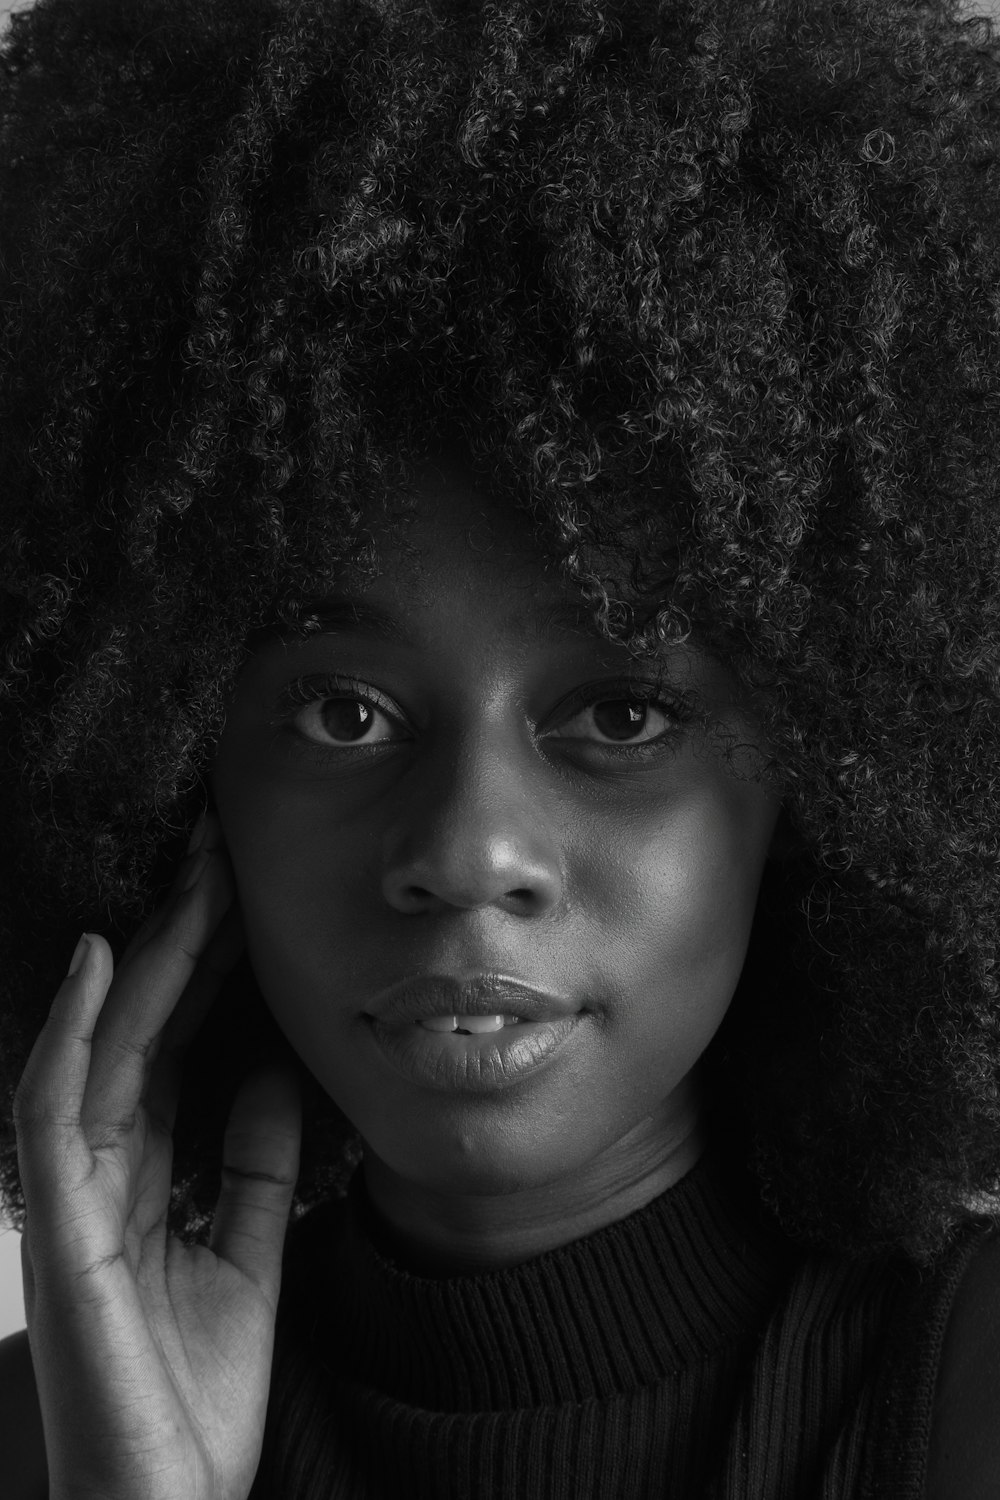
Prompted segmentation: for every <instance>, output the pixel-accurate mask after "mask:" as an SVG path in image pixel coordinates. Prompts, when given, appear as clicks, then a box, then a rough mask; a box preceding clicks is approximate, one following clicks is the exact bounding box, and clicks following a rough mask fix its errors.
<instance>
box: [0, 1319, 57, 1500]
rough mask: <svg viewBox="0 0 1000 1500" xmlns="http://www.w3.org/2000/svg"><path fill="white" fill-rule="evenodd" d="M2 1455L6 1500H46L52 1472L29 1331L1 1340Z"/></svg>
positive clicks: (0, 1419) (0, 1436) (0, 1442)
mask: <svg viewBox="0 0 1000 1500" xmlns="http://www.w3.org/2000/svg"><path fill="white" fill-rule="evenodd" d="M0 1453H2V1454H3V1493H4V1497H5V1500H46V1497H47V1495H48V1493H49V1471H48V1464H47V1462H46V1458H45V1438H44V1434H43V1431H42V1415H41V1411H40V1409H39V1405H38V1393H37V1389H36V1386H35V1370H34V1366H33V1364H32V1362H31V1349H30V1347H29V1345H28V1334H27V1330H26V1329H23V1328H22V1329H21V1331H20V1332H19V1333H12V1334H10V1335H9V1336H8V1337H7V1338H5V1339H0Z"/></svg>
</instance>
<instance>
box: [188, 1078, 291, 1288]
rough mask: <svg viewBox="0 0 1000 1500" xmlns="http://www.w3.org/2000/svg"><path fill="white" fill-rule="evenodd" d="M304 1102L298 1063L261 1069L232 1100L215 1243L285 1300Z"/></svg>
mask: <svg viewBox="0 0 1000 1500" xmlns="http://www.w3.org/2000/svg"><path fill="white" fill-rule="evenodd" d="M301 1136H302V1103H301V1096H300V1093H299V1083H298V1079H297V1078H296V1076H295V1074H294V1072H293V1071H292V1069H291V1068H287V1067H284V1068H281V1069H276V1068H274V1067H271V1066H267V1067H265V1068H259V1069H256V1070H255V1071H254V1072H252V1073H250V1074H249V1075H248V1077H247V1078H245V1079H244V1081H243V1083H242V1084H241V1085H240V1088H239V1090H238V1091H237V1094H236V1098H235V1099H234V1101H233V1107H232V1109H231V1110H230V1113H229V1121H228V1124H227V1125H226V1134H225V1139H224V1143H223V1148H222V1188H221V1191H220V1193H219V1201H218V1204H217V1206H216V1210H215V1218H214V1221H213V1225H212V1234H211V1238H210V1241H209V1246H210V1248H211V1249H212V1250H213V1251H214V1252H215V1254H216V1255H218V1256H219V1257H220V1258H221V1259H223V1260H228V1261H230V1262H231V1263H232V1264H233V1265H234V1266H235V1267H236V1268H237V1270H239V1271H242V1272H243V1274H244V1275H245V1276H248V1277H249V1278H250V1280H251V1281H253V1282H254V1283H255V1285H256V1286H257V1287H258V1288H259V1289H260V1291H261V1292H262V1293H263V1294H264V1296H265V1297H266V1298H267V1300H268V1301H269V1302H270V1303H271V1305H272V1306H274V1307H276V1306H277V1302H278V1288H279V1285H280V1281H281V1252H282V1247H283V1245H284V1241H285V1230H286V1228H287V1227H288V1215H289V1210H290V1209H291V1206H292V1194H293V1193H294V1191H295V1183H296V1181H297V1179H298V1173H299V1145H300V1141H301Z"/></svg>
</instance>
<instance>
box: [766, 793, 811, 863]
mask: <svg viewBox="0 0 1000 1500" xmlns="http://www.w3.org/2000/svg"><path fill="white" fill-rule="evenodd" d="M805 850H806V846H805V841H804V840H803V838H802V836H801V834H799V832H798V831H797V829H796V828H794V827H793V825H792V820H791V818H790V817H789V816H788V809H787V808H785V807H782V809H781V812H780V813H779V814H778V821H777V823H775V825H774V832H773V834H772V835H771V844H770V847H769V849H768V851H767V857H768V859H769V860H774V862H775V863H776V864H784V863H785V862H786V861H787V860H791V859H797V858H798V856H799V855H800V854H804V853H805Z"/></svg>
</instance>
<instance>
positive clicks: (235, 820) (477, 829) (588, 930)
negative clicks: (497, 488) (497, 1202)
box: [214, 470, 778, 1227]
mask: <svg viewBox="0 0 1000 1500" xmlns="http://www.w3.org/2000/svg"><path fill="white" fill-rule="evenodd" d="M325 614H326V625H325V628H324V629H323V630H322V632H320V633H317V634H314V635H311V636H309V637H303V638H301V639H293V640H285V641H276V642H275V643H273V644H270V645H268V646H266V647H264V648H263V649H261V650H259V651H258V652H257V653H256V654H255V655H254V656H253V658H252V660H251V661H250V662H249V664H248V665H247V667H246V669H245V671H244V673H243V676H242V678H241V681H240V683H239V686H238V690H237V692H236V695H235V700H234V702H233V703H232V705H231V708H230V712H229V715H228V720H227V724H226V728H225V732H224V735H223V738H222V742H221V745H220V750H219V755H218V760H217V764H216V769H215V773H214V790H215V796H216V801H217V805H218V809H219V813H220V816H221V819H222V825H223V829H224V833H225V836H226V840H227V842H228V846H229V850H230V853H231V856H232V861H233V866H234V869H235V873H236V880H237V886H238V891H239V899H240V902H241V906H242V910H243V915H244V920H245V925H246V933H247V943H248V948H249V954H250V959H251V962H252V965H253V968H254V972H255V974H256V976H257V979H258V981H259V984H260V987H261V989H262V992H263V994H264V997H265V999H266V1001H267V1003H268V1005H269V1006H270V1008H271V1010H272V1011H273V1013H274V1015H275V1017H276V1018H277V1021H278V1024H279V1025H280V1026H281V1028H282V1030H283V1031H284V1032H285V1034H286V1035H287V1036H288V1038H289V1040H290V1041H291V1043H292V1045H293V1046H294V1047H295V1049H296V1051H297V1052H298V1054H299V1055H300V1056H301V1057H302V1059H303V1060H304V1062H305V1063H306V1064H307V1066H308V1067H309V1068H310V1069H311V1071H312V1072H313V1074H314V1075H315V1077H316V1078H317V1079H318V1080H319V1082H320V1084H321V1085H322V1086H323V1088H324V1089H325V1090H326V1091H327V1093H328V1094H329V1095H330V1096H331V1097H332V1098H333V1099H334V1100H335V1101H336V1103H337V1104H338V1105H339V1106H340V1108H341V1109H342V1110H343V1111H344V1113H345V1114H346V1115H347V1116H348V1118H349V1119H350V1120H351V1121H352V1123H353V1124H354V1126H355V1127H356V1129H357V1130H358V1131H359V1133H360V1135H361V1137H362V1138H363V1141H364V1145H365V1164H366V1166H365V1170H366V1177H367V1179H368V1181H369V1184H370V1185H372V1184H374V1185H375V1188H374V1192H375V1195H376V1196H381V1198H382V1199H383V1200H384V1203H383V1206H384V1207H385V1208H386V1211H387V1213H388V1214H389V1216H390V1217H391V1216H392V1208H391V1202H390V1200H391V1198H392V1196H393V1193H396V1194H397V1196H401V1197H402V1196H406V1195H409V1196H410V1198H413V1197H414V1195H416V1196H418V1197H419V1195H420V1194H424V1195H426V1196H428V1199H433V1200H434V1201H436V1202H438V1203H439V1204H440V1203H445V1202H449V1203H450V1204H451V1208H452V1210H454V1207H455V1203H456V1202H458V1201H460V1200H462V1199H463V1198H465V1199H477V1200H479V1201H480V1207H481V1206H482V1202H483V1201H485V1200H486V1199H490V1198H493V1197H498V1198H502V1199H505V1200H506V1202H507V1206H508V1210H509V1211H513V1205H515V1204H516V1202H517V1201H518V1195H521V1197H523V1200H524V1202H525V1203H527V1202H528V1201H529V1199H530V1200H532V1201H534V1202H535V1203H536V1204H538V1203H543V1202H544V1203H545V1204H546V1205H548V1206H549V1207H552V1208H554V1211H558V1207H559V1205H560V1203H562V1204H563V1208H564V1211H566V1204H567V1203H572V1204H575V1205H576V1207H577V1208H578V1209H579V1208H580V1206H581V1205H593V1204H594V1203H595V1202H599V1201H606V1200H607V1199H608V1197H609V1195H610V1196H613V1195H614V1193H615V1192H619V1191H621V1190H622V1187H623V1185H624V1184H631V1186H632V1188H633V1189H634V1187H635V1184H636V1183H639V1182H648V1183H649V1184H650V1186H649V1190H648V1191H647V1192H646V1193H645V1196H646V1197H648V1196H652V1192H653V1191H654V1190H655V1187H662V1186H663V1185H668V1180H665V1179H664V1175H663V1174H664V1164H665V1163H669V1162H670V1161H672V1160H673V1161H677V1160H679V1159H680V1155H681V1154H682V1153H683V1150H684V1148H685V1143H687V1144H688V1145H690V1142H691V1141H692V1139H693V1138H694V1135H695V1132H696V1129H697V1121H698V1113H699V1100H698V1091H697V1087H696V1077H697V1073H696V1064H697V1062H698V1059H699V1058H700V1057H701V1055H702V1053H703V1051H704V1050H705V1047H706V1046H707V1044H708V1042H709V1041H710V1040H711V1038H712V1036H713V1034H714V1032H715V1031H716V1028H717V1027H718V1025H719V1023H720V1022H721V1020H722V1018H723V1015H724V1014H725V1011H726V1008H727V1006H728V1005H729V1002H730V999H731V997H732V994H733V991H734V989H735V986H736V983H737V980H738V978H739V974H740V969H741V966H742V963H743V958H744V954H745V950H746V945H747V940H748V936H749V932H750V926H751V921H752V918H753V913H754V906H755V902H756V898H757V891H758V885H759V882H760V877H761V873H762V869H763V865H764V862H765V859H766V856H767V853H768V848H769V845H770V842H771V837H772V833H773V830H774V825H775V821H776V818H777V815H778V805H777V802H776V800H775V799H774V798H773V796H772V795H770V794H769V793H767V792H766V791H765V790H764V789H763V787H762V786H761V785H760V784H759V783H758V782H756V781H754V780H752V779H748V778H745V779H738V778H737V777H736V776H735V775H734V774H733V772H732V770H731V769H727V767H726V765H725V764H724V762H723V759H722V755H721V750H720V748H719V745H718V743H717V741H716V736H715V735H713V734H710V733H707V732H706V730H705V728H704V726H703V724H702V723H701V719H702V716H703V715H707V717H708V718H709V719H710V720H712V721H714V723H715V724H716V726H717V727H719V728H721V729H722V730H723V731H727V730H728V731H731V732H732V733H733V734H734V735H735V736H736V737H737V739H738V740H740V741H742V742H743V743H744V744H747V745H752V744H753V728H752V726H751V725H750V724H749V723H747V722H746V721H745V720H743V719H741V718H740V716H739V714H738V712H737V710H736V707H735V704H734V700H733V693H732V687H731V683H730V681H729V678H728V674H727V673H726V672H725V670H724V669H722V668H721V667H720V666H719V665H717V664H715V663H713V662H711V661H710V660H708V659H707V658H706V657H704V656H702V655H701V654H700V653H699V652H698V651H697V650H696V649H694V648H693V647H691V646H679V647H670V648H664V649H663V650H662V652H661V653H660V656H659V657H658V659H657V660H655V661H654V660H636V659H634V658H633V657H632V656H631V655H630V654H629V652H628V651H627V650H626V649H625V648H624V647H619V646H615V645H609V644H608V643H607V642H606V641H604V640H602V639H601V637H600V636H599V635H598V634H597V633H596V631H595V630H594V628H593V626H592V625H591V624H590V623H589V622H588V619H587V617H586V614H585V613H584V612H583V611H582V610H581V608H580V606H579V600H578V598H577V596H576V595H575V594H574V593H572V592H571V591H570V590H568V589H567V587H566V585H565V584H564V583H563V582H561V581H560V580H559V579H558V578H557V576H556V575H555V574H554V572H553V571H552V570H551V569H549V568H547V567H546V566H545V565H544V564H543V562H542V560H541V558H540V556H539V554H538V551H537V549H536V547H535V545H534V543H533V541H532V538H531V535H530V531H529V530H528V527H527V524H526V523H525V522H524V521H523V520H521V519H520V518H519V517H518V516H517V515H515V514H514V513H512V512H511V511H510V509H509V508H506V507H504V506H502V505H498V504H496V503H495V502H493V501H491V500H489V499H488V498H486V497H485V496H483V495H482V494H479V493H477V492H475V491H474V490H473V489H472V488H471V485H470V482H469V481H467V480H466V479H464V478H463V476H462V474H461V473H460V472H459V471H456V470H448V471H445V472H437V471H436V472H435V473H433V474H432V475H430V476H429V477H427V478H425V480H424V482H423V484H422V486H421V489H420V503H419V509H418V512H417V514H416V515H415V517H414V519H413V520H412V522H410V523H408V526H407V530H406V533H405V536H404V538H403V541H402V543H401V544H400V545H398V546H392V547H390V546H386V547H385V549H384V552H383V556H382V559H381V572H380V575H379V577H378V578H377V580H376V581H375V582H374V583H372V584H371V585H370V586H367V587H365V588H364V589H363V591H357V590H355V591H354V592H352V593H344V592H342V591H340V590H335V589H333V588H332V589H331V598H330V601H329V603H328V605H327V607H326V612H325ZM692 701H693V707H694V712H693V715H692V714H691V713H690V711H689V710H686V709H685V707H684V705H685V703H688V704H690V703H691V702H692ZM746 760H747V757H744V763H746ZM469 1015H472V1016H473V1017H474V1019H473V1020H472V1022H471V1024H470V1025H466V1018H467V1017H468V1016H469ZM503 1015H506V1016H508V1017H510V1016H518V1017H519V1018H520V1019H518V1020H517V1021H508V1022H507V1023H506V1024H504V1026H503V1028H502V1029H499V1030H498V1029H494V1028H495V1027H496V1026H497V1024H498V1023H497V1020H496V1017H497V1016H503ZM453 1016H455V1017H457V1021H458V1026H459V1028H460V1029H459V1030H457V1031H455V1030H451V1029H450V1027H451V1025H452V1022H451V1019H450V1018H451V1017H453ZM491 1018H492V1019H491ZM475 1027H485V1028H487V1029H486V1030H485V1031H473V1028H475ZM437 1028H444V1029H437ZM469 1032H471V1033H472V1034H467V1033H469ZM688 1165H690V1162H688ZM657 1174H658V1175H657ZM674 1175H675V1176H676V1175H680V1174H679V1172H677V1171H675V1173H674ZM512 1195H513V1197H512ZM640 1196H642V1195H640ZM564 1200H565V1202H564ZM628 1206H637V1205H636V1204H635V1203H634V1202H632V1201H631V1200H629V1203H628ZM585 1227H588V1226H587V1225H585Z"/></svg>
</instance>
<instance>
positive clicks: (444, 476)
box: [328, 461, 598, 635]
mask: <svg viewBox="0 0 1000 1500" xmlns="http://www.w3.org/2000/svg"><path fill="white" fill-rule="evenodd" d="M368 520H369V525H370V529H371V531H372V533H373V535H374V537H375V542H376V554H377V569H376V573H375V576H374V578H373V579H371V580H370V581H369V580H366V581H365V582H364V583H363V584H360V585H359V584H358V583H357V582H356V581H355V582H354V583H353V584H351V586H350V587H349V589H345V588H343V587H337V589H336V593H337V594H338V595H342V594H343V593H345V592H349V596H350V598H351V599H356V604H355V605H354V606H353V607H354V609H355V613H356V618H357V620H358V621H359V622H360V623H363V624H365V625H366V626H367V627H368V628H369V629H370V630H371V631H373V632H375V633H380V634H391V632H392V621H391V620H390V619H389V618H388V616H390V615H391V614H397V613H399V612H400V611H401V612H402V613H404V614H412V613H416V612H421V611H429V610H433V609H435V608H444V609H447V608H448V607H449V606H450V605H458V604H459V603H460V602H462V601H464V602H466V603H468V602H469V601H472V602H473V603H475V604H477V605H478V606H479V608H481V609H482V610H483V611H488V612H489V613H491V614H493V615H494V616H497V615H500V616H502V617H503V618H504V619H505V621H506V622H507V624H508V626H509V628H510V631H511V633H512V634H519V633H523V634H527V635H537V634H538V633H545V632H558V631H562V630H570V631H582V632H586V633H590V634H593V635H597V634H598V631H597V627H596V626H595V624H594V622H593V613H592V611H591V610H590V609H589V608H588V607H587V605H586V604H585V602H584V600H583V597H582V595H581V592H580V589H579V587H578V586H577V585H575V584H573V583H572V582H570V581H569V580H568V579H567V578H565V577H564V576H563V574H562V572H561V570H560V568H559V566H558V564H557V562H556V561H555V560H554V558H553V557H552V555H551V554H550V553H549V552H547V551H546V549H545V547H544V545H543V544H542V542H541V541H540V539H539V537H538V535H537V532H536V529H535V527H534V525H533V523H532V520H531V517H530V516H529V515H528V514H527V513H526V511H525V510H524V509H523V508H522V507H521V506H519V505H517V504H515V503H514V502H513V501H512V500H510V499H509V498H507V497H504V496H501V495H497V494H495V493H491V492H490V491H489V490H488V489H487V488H486V487H485V486H484V485H483V484H482V483H481V482H480V481H477V480H476V478H475V477H474V476H473V475H472V474H471V473H470V472H469V471H468V470H467V469H466V468H464V467H462V466H461V465H460V464H458V463H457V462H445V461H439V462H436V463H434V464H429V465H426V466H425V467H424V468H423V469H422V470H421V471H420V472H419V473H418V475H417V476H416V478H415V481H414V483H413V486H412V489H411V490H410V491H409V493H408V496H407V499H406V502H405V503H404V504H403V505H401V506H396V507H389V508H388V510H387V511H386V512H383V513H382V514H381V515H380V516H374V515H373V516H371V517H369V518H368ZM336 582H337V583H338V584H339V585H344V584H347V583H348V579H346V578H345V579H340V580H337V581H336ZM350 608H351V606H350V605H349V606H348V608H347V611H344V610H340V611H339V613H340V620H339V623H346V621H347V619H348V618H349V612H350ZM328 613H329V612H328Z"/></svg>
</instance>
